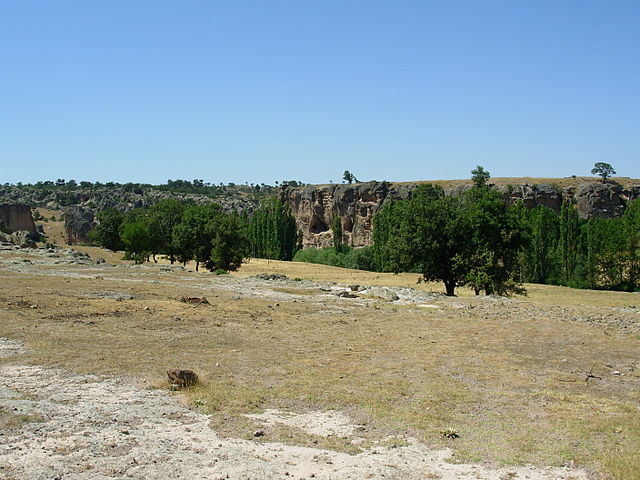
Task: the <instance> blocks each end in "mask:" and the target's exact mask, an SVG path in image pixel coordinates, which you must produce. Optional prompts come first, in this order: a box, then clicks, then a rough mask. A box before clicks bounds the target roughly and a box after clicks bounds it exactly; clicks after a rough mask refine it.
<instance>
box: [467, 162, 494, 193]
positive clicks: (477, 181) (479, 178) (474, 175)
mask: <svg viewBox="0 0 640 480" xmlns="http://www.w3.org/2000/svg"><path fill="white" fill-rule="evenodd" d="M489 178H491V175H490V174H489V172H487V171H486V170H485V169H484V167H481V166H480V165H476V168H474V169H473V170H471V180H472V181H473V185H474V186H476V187H479V188H480V187H484V186H485V185H486V184H487V182H488V181H489Z"/></svg>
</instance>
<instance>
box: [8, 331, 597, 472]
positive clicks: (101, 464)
mask: <svg viewBox="0 0 640 480" xmlns="http://www.w3.org/2000/svg"><path fill="white" fill-rule="evenodd" d="M21 349H22V346H21V345H20V344H18V343H17V342H13V341H11V340H9V339H1V341H0V356H4V357H7V356H12V355H15V354H16V353H19V352H20V350H21ZM0 378H2V381H1V382H0V408H2V409H3V410H4V411H9V412H13V414H16V415H24V416H26V417H25V418H33V419H36V420H37V421H27V422H25V423H24V424H23V425H21V426H20V427H19V428H13V429H9V430H6V431H4V432H1V435H0V478H3V479H27V478H28V479H33V480H40V479H42V480H44V479H47V480H52V479H61V480H62V479H64V480H80V479H91V480H101V479H116V478H117V479H120V478H134V479H151V478H153V479H175V478H185V479H227V478H229V479H280V478H282V479H285V478H286V479H288V478H294V479H310V478H318V479H336V480H337V479H348V478H351V479H361V478H378V479H425V478H430V479H437V478H439V479H486V480H489V479H491V480H499V479H507V478H520V479H565V480H569V479H574V480H579V479H586V478H587V476H586V474H585V473H583V472H581V471H571V470H569V469H551V468H550V469H539V468H528V467H526V468H523V467H518V468H515V467H511V468H503V469H489V468H486V467H483V466H480V465H460V464H451V463H447V459H448V458H449V456H450V454H451V452H449V451H447V450H442V451H431V450H429V449H427V448H426V447H425V446H424V445H422V444H420V443H418V442H416V441H412V440H409V441H408V444H407V445H404V446H396V447H393V446H378V447H374V448H371V449H367V450H365V451H364V452H362V453H360V454H357V455H349V454H346V453H339V452H334V451H329V450H321V449H316V448H307V447H296V446H290V445H285V444H282V443H261V442H259V441H249V440H239V439H224V438H221V437H219V436H218V435H217V434H216V432H215V431H213V430H212V429H211V428H210V426H209V418H208V416H206V415H202V414H199V413H197V412H193V411H191V410H189V409H187V408H186V407H184V406H183V405H181V403H180V402H179V399H180V394H179V393H178V394H171V393H169V392H167V391H165V390H144V389H140V388H139V387H136V386H134V385H133V384H131V383H128V382H127V381H125V380H120V379H116V378H104V377H103V378H100V377H97V376H87V375H76V374H72V373H69V372H66V371H63V370H59V369H52V368H46V367H41V366H25V365H2V366H1V367H0ZM269 418H271V419H273V418H274V415H273V412H271V414H270V417H269ZM275 418H276V420H277V419H278V416H277V415H275ZM282 418H284V419H285V421H286V418H287V417H286V416H284V417H282ZM341 419H342V416H341V415H339V414H335V415H331V414H329V415H327V414H326V412H324V413H319V414H317V415H315V416H314V415H308V414H307V415H305V417H304V421H303V422H298V424H299V425H302V426H303V427H304V428H308V429H310V430H314V431H316V432H325V433H326V434H330V433H331V432H333V431H336V429H338V430H340V429H341V430H342V433H345V432H346V433H349V432H351V434H352V432H353V429H352V428H350V427H349V425H344V423H341V422H343V420H341ZM296 420H299V419H296V418H293V417H292V418H291V421H292V423H295V422H296Z"/></svg>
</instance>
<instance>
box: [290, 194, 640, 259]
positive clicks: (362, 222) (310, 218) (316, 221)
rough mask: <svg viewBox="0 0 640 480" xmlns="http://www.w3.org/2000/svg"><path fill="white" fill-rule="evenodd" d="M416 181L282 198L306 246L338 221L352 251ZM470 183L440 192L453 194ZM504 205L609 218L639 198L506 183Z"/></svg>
mask: <svg viewBox="0 0 640 480" xmlns="http://www.w3.org/2000/svg"><path fill="white" fill-rule="evenodd" d="M417 186H418V184H417V183H387V182H382V183H380V182H367V183H357V184H352V185H344V184H342V185H319V186H304V187H287V188H284V189H283V190H282V192H281V198H282V200H283V201H285V202H286V203H287V204H289V206H290V208H291V213H292V214H293V216H294V217H295V219H296V222H297V224H298V228H299V229H300V230H301V232H302V242H303V245H304V246H305V247H328V246H331V245H332V244H333V241H332V233H331V223H332V222H333V219H334V218H335V217H336V216H340V218H341V219H342V230H343V233H344V241H345V243H346V244H347V245H350V246H353V247H362V246H367V245H371V244H372V220H373V216H374V214H375V213H376V212H377V211H378V210H380V209H381V208H382V207H383V206H384V204H385V202H388V201H390V200H397V199H403V198H407V197H408V196H409V195H410V194H411V193H410V192H411V191H412V190H413V189H414V188H416V187H417ZM470 187H471V185H470V184H466V185H460V186H458V187H456V188H453V189H448V190H445V193H447V194H452V193H455V192H459V191H461V190H465V189H467V188H470ZM494 188H496V189H497V190H498V191H500V193H502V195H503V196H504V200H505V202H506V203H507V204H508V205H512V204H514V203H515V202H517V201H522V202H523V203H524V205H525V206H526V207H528V208H534V207H536V206H538V205H543V206H545V207H549V208H551V209H553V210H555V211H556V212H560V207H561V206H562V201H563V199H565V198H566V199H567V200H573V201H574V202H575V203H576V207H577V209H578V215H579V216H580V217H581V218H591V217H604V218H611V217H617V216H620V215H622V213H623V212H624V209H625V205H626V203H627V202H629V201H631V200H634V199H636V198H640V185H634V186H632V187H629V188H626V189H623V188H622V187H621V186H620V185H617V184H603V183H587V184H583V185H580V186H578V187H575V186H571V187H565V188H559V187H555V186H552V185H528V184H524V185H509V186H497V187H494Z"/></svg>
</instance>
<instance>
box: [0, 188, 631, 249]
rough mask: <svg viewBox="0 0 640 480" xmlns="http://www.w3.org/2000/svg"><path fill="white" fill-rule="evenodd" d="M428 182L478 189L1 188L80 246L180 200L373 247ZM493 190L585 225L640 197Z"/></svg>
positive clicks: (319, 241) (312, 240) (324, 239)
mask: <svg viewBox="0 0 640 480" xmlns="http://www.w3.org/2000/svg"><path fill="white" fill-rule="evenodd" d="M421 183H434V184H437V185H440V186H441V187H442V188H443V189H444V190H445V191H446V192H448V193H451V192H456V191H460V190H463V189H466V188H469V187H470V186H471V181H470V180H468V179H464V180H433V181H417V182H395V183H391V182H376V181H371V182H362V183H354V184H325V185H302V184H300V183H299V182H295V181H293V182H283V184H282V185H281V186H279V187H273V186H270V185H264V184H262V185H255V184H251V185H235V184H229V185H211V184H208V183H204V182H202V181H199V180H194V181H193V182H190V181H184V180H176V181H169V182H168V183H167V184H165V185H147V184H132V183H128V184H116V183H106V184H100V183H95V184H90V183H88V182H81V183H80V184H75V182H73V183H65V184H59V185H57V184H54V183H53V182H38V184H35V185H6V184H5V185H4V186H2V187H0V205H2V204H24V205H28V206H30V207H31V208H40V209H42V208H44V209H49V210H55V211H63V212H64V218H65V230H66V235H67V241H68V242H69V243H71V244H74V243H82V242H86V241H87V235H88V232H89V231H90V230H91V228H93V226H94V225H95V217H96V214H97V213H98V212H100V211H102V210H105V209H107V208H116V209H118V210H122V211H128V210H131V209H133V208H138V207H146V206H150V205H153V204H155V203H157V202H158V201H160V200H163V199H166V198H175V199H178V200H181V201H187V202H193V203H196V204H206V203H211V202H215V203H219V204H220V205H222V206H223V208H225V209H226V210H227V211H232V210H237V211H246V212H249V213H251V212H252V211H253V210H254V209H255V208H256V207H257V206H258V205H259V203H260V201H261V200H262V199H264V198H267V197H270V196H274V195H278V196H280V198H281V199H282V200H283V201H285V202H286V203H287V204H289V206H290V207H291V211H292V213H293V215H294V217H295V219H296V222H297V224H298V228H299V229H300V231H301V232H302V237H303V245H304V246H305V247H308V246H316V247H324V246H329V245H331V242H332V240H331V231H330V228H329V226H330V225H331V222H332V221H333V219H334V218H335V216H340V217H341V219H342V224H343V231H344V234H345V240H346V243H347V244H348V245H350V246H354V247H360V246H366V245H371V243H372V238H371V237H372V219H373V215H374V214H375V213H376V212H377V211H378V210H379V209H380V208H382V206H383V205H384V203H385V202H387V201H390V200H394V199H402V198H406V197H407V196H408V195H409V194H410V192H411V191H412V190H413V189H414V188H415V187H416V186H417V185H420V184H421ZM491 185H493V186H494V188H496V189H498V190H499V191H500V192H501V193H502V194H503V196H504V199H505V202H506V203H508V204H512V203H514V202H516V201H520V200H521V201H523V202H524V204H525V205H526V206H527V207H530V208H533V207H535V206H537V205H544V206H547V207H549V208H552V209H553V210H555V211H556V212H557V211H559V210H560V206H561V205H562V201H563V200H564V199H567V200H570V201H573V202H575V204H576V206H577V209H578V213H579V215H580V217H581V218H591V217H603V218H611V217H617V216H620V215H622V213H623V212H624V209H625V206H626V204H627V203H628V202H629V201H631V200H633V199H635V198H638V197H640V180H639V179H631V178H626V177H618V178H614V179H612V180H611V182H609V183H606V184H603V183H602V182H599V181H597V180H596V179H595V178H594V177H568V178H530V177H521V178H508V177H498V178H492V179H491Z"/></svg>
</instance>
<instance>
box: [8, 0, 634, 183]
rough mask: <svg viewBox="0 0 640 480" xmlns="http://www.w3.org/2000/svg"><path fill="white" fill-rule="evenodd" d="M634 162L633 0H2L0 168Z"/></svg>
mask: <svg viewBox="0 0 640 480" xmlns="http://www.w3.org/2000/svg"><path fill="white" fill-rule="evenodd" d="M595 162H608V163H610V164H612V165H613V166H614V168H615V169H616V170H617V172H618V175H622V176H630V177H635V178H638V177H640V1H638V0H631V1H625V0H615V1H607V0H600V1H593V0H576V1H569V0H566V1H565V0H552V1H543V0H535V1H533V0H531V1H527V2H524V1H513V0H505V1H491V0H482V1H480V0H474V1H471V0H469V1H455V0H446V1H444V0H443V1H440V2H431V1H427V0H416V1H410V0H406V1H402V0H397V1H394V0H388V1H377V0H362V1H355V0H321V1H320V0H317V1H304V0H290V1H280V0H268V1H266V0H255V1H241V0H232V1H214V0H209V1H195V0H180V1H176V0H171V1H166V0H149V1H143V0H109V1H106V0H105V1H99V0H91V1H86V0H76V1H71V0H56V1H42V0H37V1H35V0H19V1H14V0H0V184H1V183H4V182H12V183H15V182H19V181H22V182H35V181H37V180H55V179H57V178H65V179H67V180H69V179H72V178H73V179H75V180H77V181H80V180H91V181H95V180H99V181H109V180H113V181H119V182H127V181H133V182H149V183H161V182H165V181H166V180H167V179H178V178H181V179H189V180H191V179H194V178H199V179H204V180H205V181H210V182H212V183H219V182H225V183H227V182H235V183H244V182H249V183H254V182H255V183H263V182H264V183H270V184H273V183H274V181H275V180H301V181H303V182H305V183H327V182H329V181H331V180H332V181H334V182H340V181H341V177H342V172H343V171H344V170H347V169H348V170H350V171H351V172H353V173H354V174H355V175H356V176H357V177H358V178H359V179H360V180H372V179H376V180H389V181H409V180H428V179H447V178H468V177H469V175H470V174H469V172H470V170H471V169H473V168H474V166H475V165H477V164H479V165H483V166H484V167H485V168H486V169H487V170H489V171H490V172H491V174H492V176H537V177H562V176H569V175H572V174H575V175H589V172H590V170H591V168H592V167H593V164H594V163H595Z"/></svg>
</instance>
